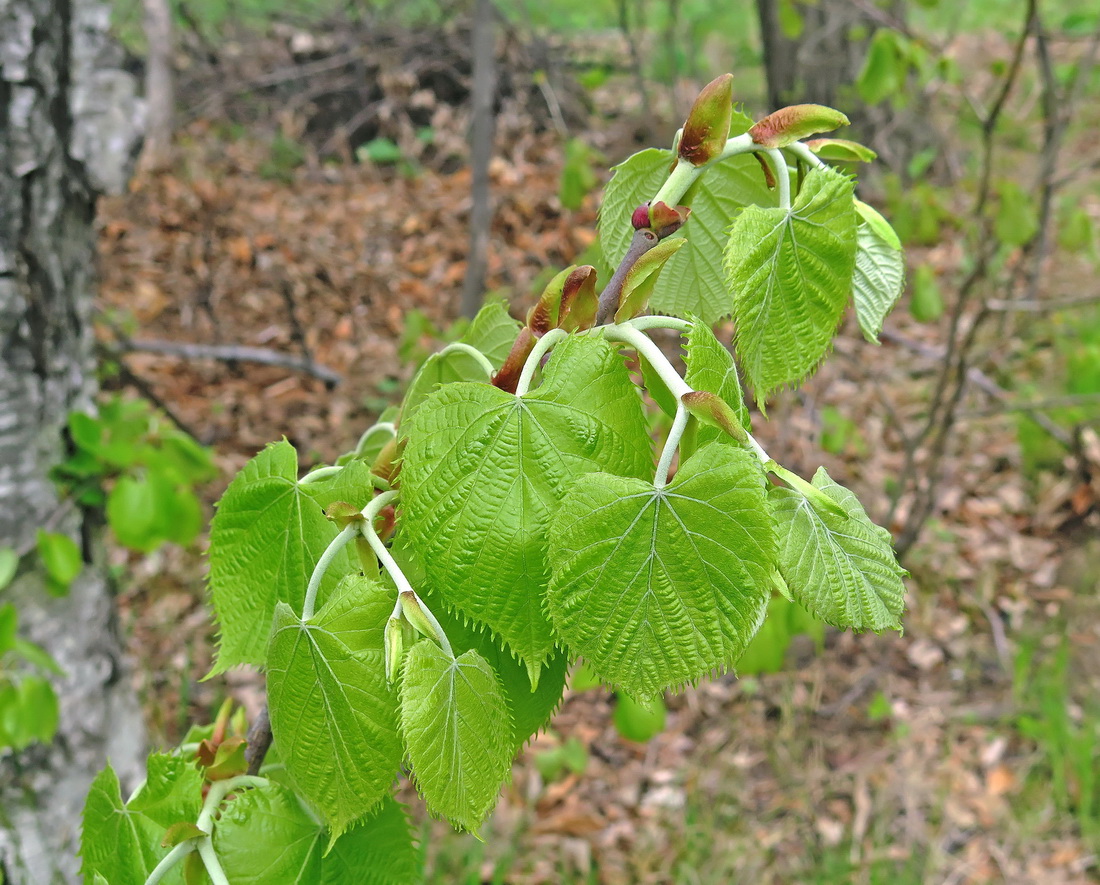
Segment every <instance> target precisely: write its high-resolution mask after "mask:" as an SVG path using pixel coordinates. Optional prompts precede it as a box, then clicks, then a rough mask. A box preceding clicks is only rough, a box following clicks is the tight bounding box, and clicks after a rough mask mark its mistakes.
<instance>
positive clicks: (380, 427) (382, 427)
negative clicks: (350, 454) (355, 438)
mask: <svg viewBox="0 0 1100 885" xmlns="http://www.w3.org/2000/svg"><path fill="white" fill-rule="evenodd" d="M376 433H387V434H389V435H390V436H397V427H396V426H395V425H394V423H393V422H392V421H380V422H378V423H377V424H372V425H371V426H370V427H368V428H367V429H366V430H364V431H363V435H362V436H360V437H359V442H357V443H356V444H355V454H356V455H361V454H363V448H364V447H365V446H366V444H367V440H369V439H370V438H371V437H372V436H374V434H376Z"/></svg>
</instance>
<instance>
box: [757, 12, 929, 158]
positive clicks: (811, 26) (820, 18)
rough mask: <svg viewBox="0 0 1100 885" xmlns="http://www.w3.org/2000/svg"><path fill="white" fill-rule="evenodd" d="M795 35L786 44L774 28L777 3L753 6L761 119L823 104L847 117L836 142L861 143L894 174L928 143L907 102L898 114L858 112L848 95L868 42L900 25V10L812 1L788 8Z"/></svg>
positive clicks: (916, 104)
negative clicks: (763, 104)
mask: <svg viewBox="0 0 1100 885" xmlns="http://www.w3.org/2000/svg"><path fill="white" fill-rule="evenodd" d="M793 6H794V9H795V10H796V11H797V14H798V15H799V16H800V17H801V20H802V28H801V33H799V34H798V36H797V37H790V36H787V35H786V34H785V33H784V30H783V27H782V24H781V21H780V11H779V10H780V2H779V0H756V11H757V15H758V18H759V20H760V38H761V42H762V44H763V50H764V74H765V77H766V78H767V84H768V104H769V107H768V108H767V110H768V111H774V110H776V109H777V108H781V107H784V106H786V105H791V104H808V103H809V104H823V105H827V106H828V107H833V108H836V109H837V110H840V111H843V112H844V113H845V114H847V115H848V118H849V119H850V120H851V121H852V126H851V128H850V129H846V130H845V131H844V132H841V133H838V135H840V136H841V137H843V138H854V139H856V140H857V141H862V142H863V143H864V144H867V145H869V146H870V147H872V148H874V149H875V150H876V151H878V152H879V155H880V158H881V160H882V162H883V163H884V164H885V165H887V166H889V167H890V168H892V169H895V170H898V171H901V170H903V169H904V168H905V165H906V164H907V163H908V161H909V159H910V158H911V157H912V156H913V155H914V154H915V153H916V152H917V151H919V150H921V149H922V148H924V147H927V146H928V145H929V144H930V143H931V140H932V138H933V137H934V136H933V134H932V131H931V128H930V127H929V126H928V121H927V117H926V115H925V111H926V108H925V106H924V103H923V102H922V101H921V99H920V96H919V95H914V96H912V97H911V100H910V101H909V102H908V104H907V105H906V107H905V108H904V109H903V110H900V111H899V110H897V109H896V108H894V107H893V106H892V105H891V104H890V103H889V102H883V103H881V104H877V105H867V104H864V103H863V101H862V100H861V99H860V97H859V94H858V93H857V92H856V90H855V85H854V84H855V82H856V80H857V79H858V78H859V74H860V71H861V70H862V69H863V61H864V58H865V57H866V54H867V46H868V44H869V43H870V40H871V37H872V36H873V35H874V33H875V31H876V30H877V29H879V28H882V27H885V26H887V23H888V22H895V23H899V24H904V22H905V3H904V2H902V0H893V2H891V3H889V4H886V5H885V6H884V7H879V6H876V5H874V4H867V5H866V6H864V5H862V4H859V3H854V2H852V0H814V2H812V3H806V2H798V0H796V2H795V3H794V4H793Z"/></svg>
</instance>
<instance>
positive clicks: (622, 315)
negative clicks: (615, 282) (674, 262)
mask: <svg viewBox="0 0 1100 885" xmlns="http://www.w3.org/2000/svg"><path fill="white" fill-rule="evenodd" d="M685 245H687V240H685V239H684V238H683V237H669V238H668V239H667V240H664V241H662V242H660V243H658V244H657V245H656V246H654V247H653V248H652V249H650V250H649V251H648V252H646V253H645V254H644V255H642V257H641V258H639V259H638V260H637V261H636V262H634V266H633V267H632V268H631V269H630V270H629V271H628V272H627V275H626V279H625V280H624V281H623V291H622V295H620V296H619V309H618V310H617V311H616V312H615V322H617V323H625V322H626V321H627V320H630V319H633V318H634V317H636V316H638V315H639V314H640V313H642V312H644V311H645V309H646V307H647V306H648V305H649V299H650V298H651V297H652V296H653V289H654V287H655V286H656V285H657V281H658V280H659V279H660V273H661V268H663V267H664V266H665V265H666V264H667V263H668V261H669V260H670V259H671V258H672V257H673V256H674V255H675V254H676V253H677V252H678V251H679V250H680V248H681V247H683V246H685Z"/></svg>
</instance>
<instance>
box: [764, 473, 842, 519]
mask: <svg viewBox="0 0 1100 885" xmlns="http://www.w3.org/2000/svg"><path fill="white" fill-rule="evenodd" d="M764 466H765V468H766V469H767V470H769V471H770V472H772V473H774V474H775V475H776V476H778V477H779V478H780V479H781V480H783V481H784V482H785V483H787V484H788V485H789V486H791V487H792V488H793V489H795V490H797V491H798V492H800V493H801V494H802V496H803V497H804V498H806V499H807V500H808V501H809V502H810V503H811V504H816V505H817V506H819V507H821V508H822V509H824V510H828V511H829V512H830V513H832V514H833V515H834V516H839V517H840V518H841V519H848V511H847V510H845V509H844V508H843V507H842V506H841V505H840V504H839V503H838V502H836V501H834V500H833V499H832V498H830V497H829V496H828V495H826V494H825V493H824V492H823V491H821V489H819V488H818V487H817V486H815V485H813V484H812V483H809V482H807V481H806V480H804V479H803V478H802V477H801V476H799V475H798V474H797V473H794V472H793V471H790V470H788V469H787V468H786V467H783V466H781V465H779V464H777V463H776V462H775V461H768V462H767V463H766V464H765V465H764Z"/></svg>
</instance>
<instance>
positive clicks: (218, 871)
mask: <svg viewBox="0 0 1100 885" xmlns="http://www.w3.org/2000/svg"><path fill="white" fill-rule="evenodd" d="M199 857H201V858H202V864H203V866H204V867H206V874H207V875H208V876H209V877H210V881H211V882H212V883H213V885H229V877H228V876H226V874H225V870H223V869H222V865H221V861H219V860H218V855H217V852H215V851H214V843H213V841H211V840H210V839H209V838H206V839H200V840H199Z"/></svg>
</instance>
